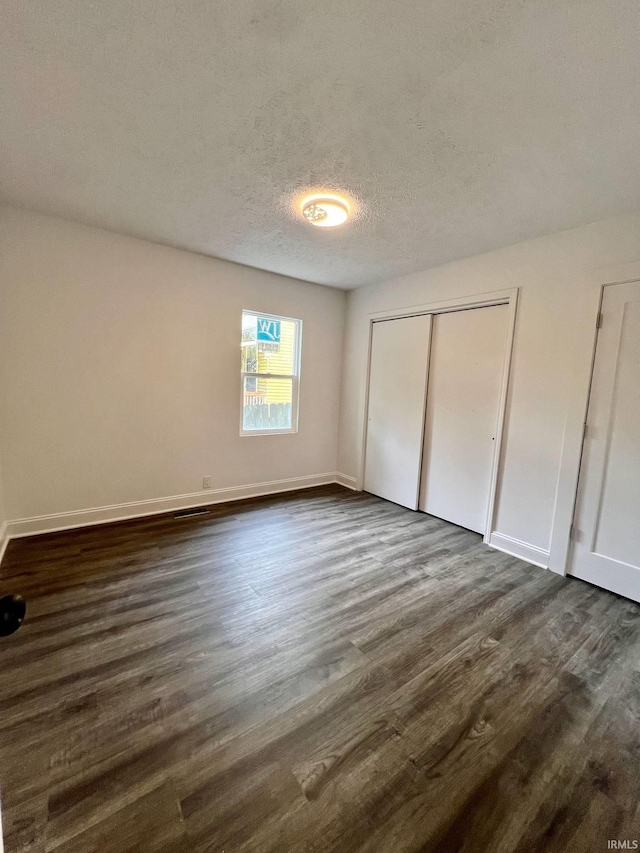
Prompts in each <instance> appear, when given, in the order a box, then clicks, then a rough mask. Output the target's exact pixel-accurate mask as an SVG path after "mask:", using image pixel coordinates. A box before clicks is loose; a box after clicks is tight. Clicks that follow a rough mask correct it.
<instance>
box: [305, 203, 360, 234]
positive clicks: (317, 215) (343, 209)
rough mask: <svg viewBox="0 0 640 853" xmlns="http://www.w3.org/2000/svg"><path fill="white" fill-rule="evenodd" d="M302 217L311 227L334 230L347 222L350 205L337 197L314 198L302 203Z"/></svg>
mask: <svg viewBox="0 0 640 853" xmlns="http://www.w3.org/2000/svg"><path fill="white" fill-rule="evenodd" d="M302 215H303V216H304V218H305V219H306V220H307V222H309V223H311V225H319V226H320V227H321V228H333V227H334V226H335V225H342V223H343V222H346V221H347V219H348V218H349V205H348V204H347V202H346V201H344V199H341V198H338V197H336V196H313V197H312V198H307V199H305V200H304V202H303V203H302Z"/></svg>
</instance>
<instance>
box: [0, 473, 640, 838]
mask: <svg viewBox="0 0 640 853" xmlns="http://www.w3.org/2000/svg"><path fill="white" fill-rule="evenodd" d="M2 590H3V591H9V590H11V591H15V592H22V593H23V595H24V596H25V597H26V598H27V600H28V612H27V619H26V620H25V623H24V625H23V627H22V628H21V629H20V630H19V631H18V633H17V634H15V635H13V636H12V637H8V638H5V639H2V640H0V662H1V681H0V703H1V709H2V710H1V713H0V748H1V755H0V784H1V793H2V805H3V819H4V830H5V844H6V850H7V853H18V851H20V853H26V851H29V853H42V851H54V850H56V851H58V850H59V851H61V853H93V851H95V853H98V851H99V853H112V851H113V853H132V851H149V853H151V851H153V853H178V851H194V853H205V851H211V853H213V851H225V853H230V851H254V852H255V853H257V851H273V853H276V852H277V853H288V851H340V853H349V851H362V853H365V851H366V853H377V851H393V853H399V852H400V851H433V852H434V853H435V851H438V853H454V851H467V853H469V851H478V853H480V851H482V853H507V851H518V853H534V851H545V853H553V852H554V851H557V853H560V851H561V852H562V853H568V851H575V852H576V853H590V851H594V853H595V851H605V850H607V849H608V843H607V842H608V841H609V840H610V839H615V840H624V839H629V840H634V839H637V840H639V841H640V808H639V801H640V672H639V667H640V620H639V616H640V608H639V607H638V606H637V605H635V604H633V603H631V602H629V601H627V600H625V599H622V598H618V597H616V596H614V595H611V594H609V593H606V592H603V591H601V590H598V589H596V588H595V587H592V586H589V585H587V584H585V583H582V582H580V581H576V580H571V579H564V578H560V577H558V576H556V575H553V574H551V573H550V572H546V571H544V570H542V569H537V568H534V567H532V566H529V565H527V564H526V563H523V562H520V561H519V560H516V559H513V558H510V557H508V556H506V555H504V554H501V553H498V552H496V551H492V550H490V549H488V548H486V547H485V546H484V545H483V544H482V541H481V538H480V537H479V536H477V535H476V534H474V533H470V532H468V531H466V530H462V529H460V528H457V527H454V526H452V525H450V524H447V523H445V522H443V521H440V520H437V519H434V518H431V517H429V516H426V515H422V514H419V513H413V512H410V511H408V510H404V509H401V508H400V507H398V506H395V505H394V504H390V503H386V502H385V501H382V500H379V499H377V498H374V497H371V496H369V495H366V494H356V493H353V492H349V491H347V490H345V489H341V488H339V487H325V488H319V489H313V490H310V491H306V492H301V493H297V494H289V495H286V496H280V497H274V498H269V499H260V500H253V501H247V502H243V503H234V504H227V505H221V506H217V507H212V508H211V512H210V514H209V515H206V516H202V517H197V518H192V519H182V520H175V519H173V517H170V516H161V517H160V516H159V517H156V518H155V519H145V520H138V521H132V522H126V523H122V524H117V525H109V526H103V527H94V528H85V529H83V530H76V531H71V532H65V533H57V534H51V535H48V536H41V537H37V538H32V539H24V540H18V541H13V542H11V543H10V546H9V549H8V552H7V555H6V558H5V561H4V563H3V566H2Z"/></svg>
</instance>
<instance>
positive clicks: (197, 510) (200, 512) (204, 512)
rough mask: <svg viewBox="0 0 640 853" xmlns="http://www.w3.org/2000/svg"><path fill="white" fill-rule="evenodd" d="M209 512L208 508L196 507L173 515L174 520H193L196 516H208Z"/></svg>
mask: <svg viewBox="0 0 640 853" xmlns="http://www.w3.org/2000/svg"><path fill="white" fill-rule="evenodd" d="M208 514H209V510H208V509H207V508H206V506H194V507H193V509H179V510H178V512H174V513H173V517H174V518H191V517H192V516H194V515H208Z"/></svg>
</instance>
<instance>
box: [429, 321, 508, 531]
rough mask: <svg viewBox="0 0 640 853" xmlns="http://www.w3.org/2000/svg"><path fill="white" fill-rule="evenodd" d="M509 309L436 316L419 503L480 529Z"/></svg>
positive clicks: (431, 512) (432, 512)
mask: <svg viewBox="0 0 640 853" xmlns="http://www.w3.org/2000/svg"><path fill="white" fill-rule="evenodd" d="M508 316H509V310H508V306H506V305H492V306H488V307H486V308H472V309H469V310H466V311H455V312H451V313H447V314H437V315H435V316H434V320H433V329H432V334H431V359H430V365H429V384H428V391H427V410H426V427H425V440H424V461H423V466H424V467H423V477H422V486H421V490H420V504H419V505H420V509H421V510H423V511H424V512H427V513H429V515H436V516H438V518H444V519H446V521H451V522H453V523H454V524H459V525H460V526H461V527H467V528H468V529H469V530H475V531H476V532H477V533H484V532H485V528H486V524H487V513H488V508H489V495H490V490H491V476H492V470H493V459H494V448H495V443H496V429H497V424H498V410H499V406H500V393H501V388H502V374H503V368H504V360H505V355H506V344H507V328H508Z"/></svg>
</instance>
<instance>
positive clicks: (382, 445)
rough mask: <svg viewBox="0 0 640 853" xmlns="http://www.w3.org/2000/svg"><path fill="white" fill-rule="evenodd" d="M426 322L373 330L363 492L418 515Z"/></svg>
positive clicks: (404, 321) (411, 320)
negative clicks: (415, 512) (391, 502)
mask: <svg viewBox="0 0 640 853" xmlns="http://www.w3.org/2000/svg"><path fill="white" fill-rule="evenodd" d="M430 330H431V316H430V315H423V316H420V317H403V318H401V319H398V320H385V321H382V322H378V323H374V324H373V339H372V347H371V365H370V372H369V406H368V413H367V436H366V456H365V472H364V489H365V491H367V492H371V493H372V494H374V495H378V496H379V497H381V498H385V499H386V500H389V501H393V502H394V503H397V504H401V505H402V506H406V507H408V508H409V509H417V507H418V492H419V488H420V474H421V464H422V442H423V433H424V411H425V396H426V386H427V369H428V362H429V336H430Z"/></svg>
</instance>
